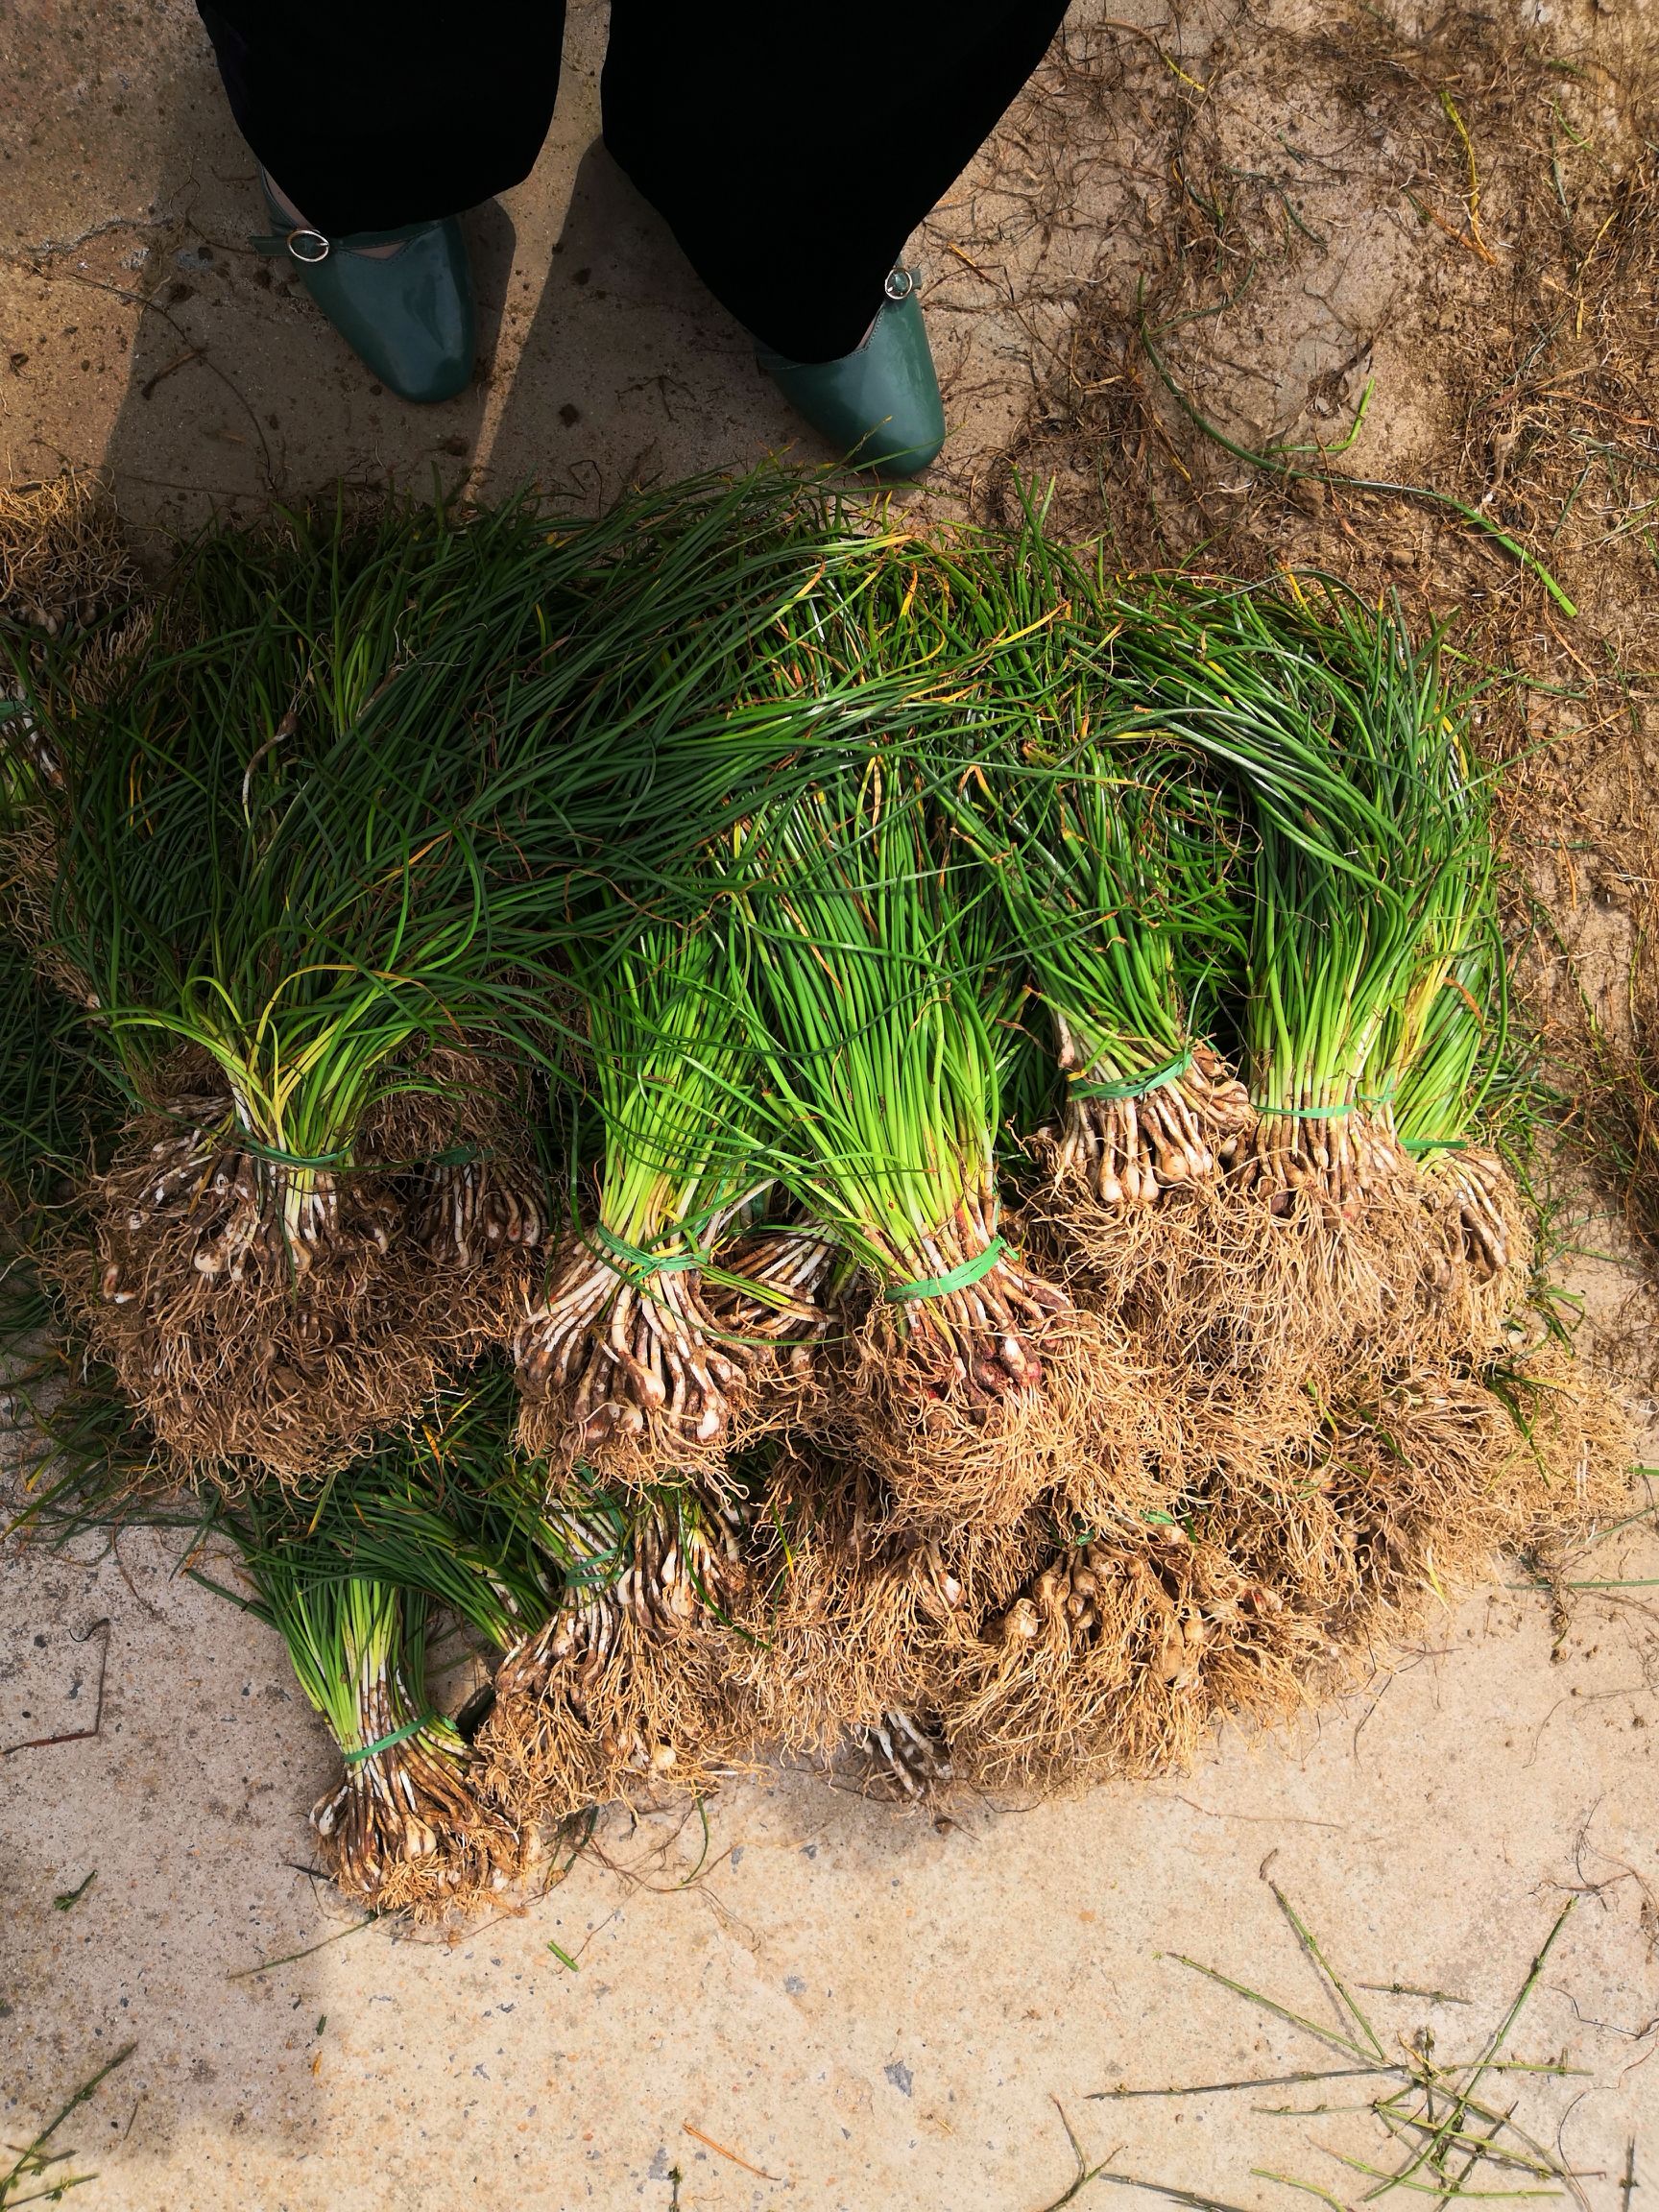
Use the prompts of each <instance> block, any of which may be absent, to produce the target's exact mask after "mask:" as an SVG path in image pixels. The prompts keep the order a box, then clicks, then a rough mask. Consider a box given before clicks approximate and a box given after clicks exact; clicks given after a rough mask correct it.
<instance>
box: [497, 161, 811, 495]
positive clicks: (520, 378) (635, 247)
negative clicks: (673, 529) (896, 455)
mask: <svg viewBox="0 0 1659 2212" xmlns="http://www.w3.org/2000/svg"><path fill="white" fill-rule="evenodd" d="M785 450H788V451H792V452H793V453H794V455H795V457H796V458H798V459H802V460H808V461H815V460H819V459H826V458H828V457H829V455H828V452H827V449H823V448H821V447H820V446H819V445H818V442H817V441H816V440H815V438H814V437H813V435H812V433H811V432H810V431H808V430H807V429H806V428H805V425H804V424H803V423H802V422H801V421H800V419H799V418H798V417H797V416H796V415H795V414H794V413H793V412H792V411H791V410H790V409H789V407H788V406H787V405H786V404H785V402H784V400H783V398H782V397H781V394H780V393H779V391H778V390H777V387H776V386H775V385H774V384H772V382H771V381H770V379H769V378H767V377H766V376H765V375H764V374H763V373H761V371H760V369H759V368H758V367H757V364H756V361H755V352H754V346H753V343H752V341H751V339H750V337H749V334H748V333H747V331H745V330H744V329H743V328H742V327H741V325H739V324H737V323H736V322H734V321H733V318H732V317H731V316H730V315H729V314H728V313H727V312H726V310H725V309H724V308H723V307H722V306H721V305H720V304H719V302H718V301H715V300H714V299H713V298H711V296H710V295H709V293H708V292H707V291H706V290H705V289H704V287H703V285H702V283H701V282H700V281H699V279H698V277H697V276H696V275H695V274H694V273H693V271H692V269H691V268H690V266H689V264H688V263H687V262H686V260H685V255H684V254H683V253H682V252H681V251H680V248H679V246H678V244H677V243H676V241H675V238H674V236H673V233H672V232H671V231H670V230H669V228H668V226H667V225H666V224H665V223H664V222H663V220H662V218H661V216H660V215H659V214H658V213H657V211H656V209H655V208H653V207H652V206H651V205H650V204H648V203H647V202H646V201H645V200H643V199H642V198H641V197H640V195H639V194H638V193H637V191H636V190H635V188H634V186H633V185H632V184H631V183H630V182H629V180H628V179H627V178H626V177H625V176H624V175H623V173H622V171H621V170H620V169H619V168H618V167H617V166H616V164H615V162H614V161H613V160H612V158H611V156H610V155H609V154H608V153H607V152H606V151H605V148H604V146H603V144H602V142H601V141H599V140H598V139H595V140H593V141H592V143H590V144H589V146H588V148H587V149H586V151H585V152H584V153H583V155H582V157H581V159H580V161H579V163H578V165H577V169H576V175H575V179H574V181H573V184H572V186H571V190H570V199H569V205H568V209H567V211H566V214H565V223H564V227H563V229H562V231H561V233H560V236H559V238H558V240H557V241H556V243H555V244H554V246H553V248H552V251H551V253H550V255H549V259H548V267H547V274H546V279H545V282H544V284H543V286H542V289H541V300H540V302H539V304H538V306H537V309H536V314H535V318H534V321H533V323H532V324H531V325H530V326H529V328H528V330H527V331H526V332H525V333H524V335H523V339H522V343H521V344H520V345H519V347H518V349H517V361H516V365H515V367H514V370H513V373H512V377H511V383H510V386H509V387H508V389H507V390H506V391H505V393H504V395H503V397H502V401H501V406H500V412H499V414H498V415H497V416H496V418H495V422H494V428H493V434H491V435H490V436H489V438H488V445H487V450H486V452H485V453H484V455H483V456H482V464H483V465H482V467H481V469H480V471H479V478H478V482H479V489H480V490H485V491H488V492H492V493H502V492H505V491H507V490H510V489H511V488H513V487H514V486H516V485H518V484H522V483H527V482H532V481H533V482H536V483H539V484H541V486H543V488H544V489H546V490H548V491H550V492H560V491H565V492H572V493H575V494H576V495H578V496H579V497H581V498H582V499H583V500H584V501H585V502H586V501H594V500H605V499H609V498H613V497H614V496H615V495H616V494H617V493H619V492H621V491H622V490H623V489H624V488H625V487H626V486H627V485H629V484H630V483H637V482H639V481H641V480H643V479H646V478H659V477H660V478H669V477H676V476H688V475H695V474H699V473H701V472H702V471H704V470H705V469H728V468H747V467H750V466H752V465H753V464H754V463H755V462H756V461H757V460H759V459H760V458H761V456H762V455H764V454H766V453H768V452H782V451H785Z"/></svg>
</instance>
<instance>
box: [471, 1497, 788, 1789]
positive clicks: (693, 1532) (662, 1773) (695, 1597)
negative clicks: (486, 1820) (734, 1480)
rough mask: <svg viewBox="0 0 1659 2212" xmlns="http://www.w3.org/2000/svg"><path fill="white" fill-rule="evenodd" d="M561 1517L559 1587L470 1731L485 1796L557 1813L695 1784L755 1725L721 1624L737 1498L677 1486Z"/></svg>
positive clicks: (737, 1568)
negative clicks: (559, 1597) (618, 1510)
mask: <svg viewBox="0 0 1659 2212" xmlns="http://www.w3.org/2000/svg"><path fill="white" fill-rule="evenodd" d="M562 1518H563V1521H564V1525H565V1533H566V1536H567V1539H568V1544H567V1556H566V1557H565V1562H564V1563H565V1573H566V1581H567V1587H566V1593H565V1599H564V1600H563V1601H562V1603H561V1605H560V1607H559V1609H558V1611H557V1612H556V1613H555V1614H554V1615H553V1617H552V1619H551V1620H550V1621H548V1622H547V1623H546V1624H545V1625H544V1626H543V1627H542V1628H541V1629H539V1630H538V1631H537V1632H536V1633H535V1634H534V1635H532V1636H529V1637H526V1638H525V1640H524V1642H523V1643H521V1644H520V1645H518V1646H517V1648H516V1649H514V1650H513V1651H510V1652H509V1653H508V1655H507V1656H506V1658H505V1659H504V1660H503V1661H502V1663H501V1666H500V1669H499V1671H498V1672H497V1674H496V1678H495V1702H494V1706H493V1710H492V1712H491V1714H490V1717H489V1719H488V1720H487V1721H486V1722H485V1724H484V1727H483V1729H482V1731H481V1732H480V1735H479V1739H478V1749H479V1754H480V1756H481V1757H482V1758H483V1759H484V1760H485V1761H486V1762H487V1765H488V1768H489V1777H490V1780H489V1787H490V1791H491V1794H492V1795H493V1798H494V1800H495V1801H496V1802H498V1803H500V1804H503V1805H506V1806H509V1807H511V1808H513V1809H514V1810H515V1811H518V1810H524V1811H526V1812H528V1813H531V1814H533V1815H535V1816H537V1817H538V1818H542V1819H550V1820H560V1819H564V1818H565V1817H567V1816H568V1815H572V1814H575V1813H580V1812H583V1811H585V1810H587V1809H588V1808H589V1807H590V1806H593V1805H602V1804H608V1803H610V1802H612V1801H613V1799H618V1798H619V1799H622V1800H623V1801H625V1802H630V1803H638V1802H649V1801H651V1800H652V1799H654V1798H657V1797H660V1796H661V1794H662V1793H664V1792H665V1791H666V1792H671V1793H673V1794H675V1795H682V1794H692V1793H695V1794H701V1793H703V1792H704V1791H707V1790H709V1789H710V1788H712V1787H713V1786H714V1783H715V1782H716V1780H717V1779H718V1778H719V1777H720V1775H722V1774H724V1773H728V1772H730V1771H731V1770H732V1768H733V1766H734V1765H737V1764H740V1763H741V1762H742V1760H743V1759H744V1757H745V1755H746V1752H747V1748H748V1745H749V1742H750V1735H751V1725H750V1719H749V1714H748V1711H747V1707H746V1701H745V1700H744V1699H743V1697H742V1696H741V1695H740V1694H738V1692H737V1689H736V1686H735V1684H734V1681H733V1675H732V1660H731V1650H730V1646H731V1643H732V1639H731V1638H730V1637H729V1635H728V1634H727V1629H726V1623H727V1620H728V1617H729V1608H731V1607H732V1606H733V1605H735V1604H737V1603H738V1602H739V1600H740V1592H741V1585H742V1578H743V1563H742V1518H741V1514H740V1512H739V1511H738V1510H737V1509H736V1508H734V1507H733V1506H732V1505H730V1504H729V1503H726V1502H724V1501H723V1500H721V1499H718V1498H716V1497H713V1496H712V1495H709V1496H702V1497H700V1496H699V1495H698V1494H697V1493H696V1492H695V1491H694V1490H692V1489H690V1488H685V1489H683V1490H681V1491H679V1492H663V1493H660V1494H659V1495H658V1496H657V1497H656V1498H654V1499H653V1500H651V1501H649V1502H648V1503H641V1504H637V1505H634V1506H630V1507H629V1508H628V1509H626V1511H625V1512H624V1513H623V1514H622V1515H621V1516H620V1517H616V1516H613V1515H610V1514H605V1513H599V1512H593V1511H589V1512H585V1511H582V1510H580V1509H571V1510H570V1511H568V1512H567V1513H566V1514H565V1515H564V1516H563V1517H562Z"/></svg>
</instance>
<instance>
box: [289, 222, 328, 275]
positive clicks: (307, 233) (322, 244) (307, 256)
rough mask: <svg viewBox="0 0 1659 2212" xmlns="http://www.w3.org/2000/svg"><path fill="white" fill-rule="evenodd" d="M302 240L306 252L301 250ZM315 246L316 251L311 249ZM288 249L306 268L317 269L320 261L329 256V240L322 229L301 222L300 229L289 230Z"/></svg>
mask: <svg viewBox="0 0 1659 2212" xmlns="http://www.w3.org/2000/svg"><path fill="white" fill-rule="evenodd" d="M302 241H303V243H304V246H305V249H306V251H304V252H301V242H302ZM313 247H315V248H316V249H317V250H316V252H312V251H310V249H311V248H313ZM288 251H289V252H290V253H291V254H292V255H293V256H294V258H295V260H296V261H298V262H301V264H302V265H303V266H304V267H305V268H307V269H315V268H316V267H317V265H318V263H319V262H321V261H326V260H327V258H328V241H327V239H326V238H325V237H324V235H323V233H322V231H321V230H313V229H311V228H310V227H309V226H308V225H306V224H301V226H300V228H298V229H296V230H290V231H289V233H288Z"/></svg>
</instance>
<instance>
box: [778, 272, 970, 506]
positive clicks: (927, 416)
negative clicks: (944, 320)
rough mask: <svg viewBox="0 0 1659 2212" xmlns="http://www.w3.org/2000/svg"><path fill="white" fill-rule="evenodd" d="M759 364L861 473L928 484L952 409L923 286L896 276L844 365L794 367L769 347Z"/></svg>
mask: <svg viewBox="0 0 1659 2212" xmlns="http://www.w3.org/2000/svg"><path fill="white" fill-rule="evenodd" d="M755 357H756V359H757V361H758V362H759V364H760V366H761V368H762V369H764V370H765V371H766V373H767V374H768V375H769V376H770V377H771V378H772V380H773V382H774V383H775V384H776V385H777V386H778V388H779V390H780V391H781V393H782V394H783V396H784V397H785V398H786V399H787V400H788V401H789V402H790V404H791V405H792V406H793V407H794V408H796V410H797V411H798V412H799V413H800V414H802V415H805V418H806V420H807V421H808V422H810V423H811V425H812V427H813V429H814V430H817V431H819V432H820V433H821V434H822V435H823V436H824V437H826V438H828V439H829V443H830V445H833V446H834V447H835V448H836V450H837V451H838V452H841V453H845V454H846V456H847V458H848V459H849V461H850V462H851V463H852V464H853V466H854V468H855V469H869V470H870V472H871V473H872V474H873V475H877V476H882V477H887V478H902V477H905V476H920V475H921V473H922V471H923V470H924V469H926V467H927V466H928V464H929V463H930V462H932V461H933V460H934V459H935V458H936V457H937V455H938V452H939V448H940V447H941V446H942V445H944V443H945V408H944V405H943V402H942V401H941V400H940V397H939V378H938V374H937V373H936V372H935V370H934V367H933V351H932V349H931V347H929V345H928V343H927V326H926V324H925V323H924V322H923V320H922V305H921V301H919V300H918V299H917V297H916V278H915V276H913V275H912V273H911V272H910V271H909V270H908V269H895V270H894V271H893V272H892V274H891V275H890V276H888V278H887V297H886V299H885V300H884V301H882V302H881V311H880V313H879V314H878V316H877V318H876V320H875V322H874V323H872V324H871V325H870V328H869V330H868V331H867V332H866V333H865V336H864V342H863V344H862V345H860V346H858V347H855V348H854V350H853V351H852V352H851V353H844V354H843V355H842V356H841V358H840V360H839V361H790V360H788V359H787V358H786V357H785V356H784V355H783V354H781V353H774V352H773V351H772V349H771V348H770V347H769V346H757V347H756V349H755Z"/></svg>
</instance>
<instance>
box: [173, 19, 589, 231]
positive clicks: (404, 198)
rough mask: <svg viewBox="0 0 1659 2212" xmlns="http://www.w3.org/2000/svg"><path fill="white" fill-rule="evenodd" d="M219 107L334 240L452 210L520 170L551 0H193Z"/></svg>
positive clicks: (561, 27) (549, 52) (552, 75)
mask: <svg viewBox="0 0 1659 2212" xmlns="http://www.w3.org/2000/svg"><path fill="white" fill-rule="evenodd" d="M197 5H198V7H199V8H200V10H201V13H202V20H203V22H204V24H205V25H206V26H207V36H209V37H210V38H211V39H212V41H213V50H214V53H215V55H216V56H217V57H218V61H219V74H220V75H221V76H222V77H223V78H224V80H225V89H226V92H227V93H228V95H229V100H230V111H231V113H232V114H233V115H234V116H235V118H236V121H237V124H238V126H239V128H240V129H241V132H242V135H243V136H244V137H245V138H246V139H247V141H248V143H249V145H250V146H252V149H253V152H254V154H255V155H256V156H258V158H259V160H260V161H261V162H262V163H263V164H264V166H265V168H266V169H267V170H269V172H270V173H271V175H272V176H273V177H274V178H275V179H276V182H277V183H278V184H280V185H281V187H282V189H283V191H284V192H286V193H287V195H288V197H289V199H291V200H292V201H293V203H294V204H295V205H296V206H297V207H298V208H300V209H301V211H302V213H303V214H304V217H305V220H306V221H307V222H308V223H315V224H316V225H317V227H318V228H319V229H322V230H325V231H327V232H328V233H330V234H331V235H333V236H339V235H341V234H342V233H343V232H346V231H350V230H384V229H392V228H395V227H396V226H397V225H398V224H400V223H422V222H425V221H427V220H429V219H430V218H432V217H435V216H439V215H456V214H459V213H460V211H461V209H462V208H464V207H474V206H476V205H477V204H478V203H479V202H480V201H483V200H489V199H492V198H493V196H494V195H495V194H496V193H497V192H504V191H505V190H506V189H507V187H508V186H509V185H510V184H517V182H518V181H519V180H520V179H521V178H523V177H526V176H528V175H529V173H530V170H531V168H532V166H533V165H534V163H535V160H536V156H537V155H538V154H539V153H540V151H541V141H542V139H543V138H544V137H545V136H546V135H547V125H548V123H549V122H550V121H551V120H552V115H553V98H554V94H555V93H556V92H557V91H558V88H559V50H560V45H561V42H562V40H563V38H564V35H565V5H564V0H471V4H470V5H468V6H463V7H455V6H452V5H446V4H445V0H197Z"/></svg>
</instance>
